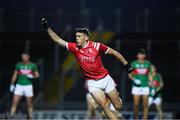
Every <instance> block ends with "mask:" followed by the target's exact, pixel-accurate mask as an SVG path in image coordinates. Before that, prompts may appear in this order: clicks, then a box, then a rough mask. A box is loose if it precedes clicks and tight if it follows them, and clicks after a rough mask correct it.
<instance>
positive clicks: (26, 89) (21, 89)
mask: <svg viewBox="0 0 180 120" xmlns="http://www.w3.org/2000/svg"><path fill="white" fill-rule="evenodd" d="M14 94H15V95H20V96H26V97H32V96H33V87H32V85H19V84H16V88H15V90H14Z"/></svg>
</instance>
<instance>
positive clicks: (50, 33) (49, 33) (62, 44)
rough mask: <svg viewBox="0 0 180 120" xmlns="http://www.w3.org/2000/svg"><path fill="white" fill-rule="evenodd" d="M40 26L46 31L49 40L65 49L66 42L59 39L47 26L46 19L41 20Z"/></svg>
mask: <svg viewBox="0 0 180 120" xmlns="http://www.w3.org/2000/svg"><path fill="white" fill-rule="evenodd" d="M42 26H43V28H44V29H45V30H46V31H47V33H48V35H49V36H50V37H51V39H52V40H53V41H54V42H56V43H57V44H58V45H60V46H62V47H65V46H66V44H67V42H66V41H65V40H63V39H62V38H60V37H59V36H58V35H57V34H56V33H55V32H54V31H53V30H52V29H51V28H50V27H49V25H48V22H47V20H46V18H42Z"/></svg>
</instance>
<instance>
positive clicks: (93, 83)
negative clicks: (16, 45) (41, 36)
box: [42, 18, 133, 119]
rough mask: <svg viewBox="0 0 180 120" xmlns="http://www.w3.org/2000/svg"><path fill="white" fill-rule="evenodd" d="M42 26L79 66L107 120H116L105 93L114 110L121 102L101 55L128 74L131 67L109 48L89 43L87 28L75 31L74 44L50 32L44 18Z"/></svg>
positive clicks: (119, 106)
mask: <svg viewBox="0 0 180 120" xmlns="http://www.w3.org/2000/svg"><path fill="white" fill-rule="evenodd" d="M42 26H43V27H44V29H45V30H46V31H47V33H48V35H49V36H50V37H51V39H52V40H53V41H54V42H56V43H57V44H58V45H60V46H62V47H65V48H66V49H67V50H68V51H70V52H72V53H73V54H74V56H75V58H76V60H77V62H78V64H79V65H80V68H81V71H82V73H83V74H84V76H85V78H86V84H87V87H88V91H89V92H90V93H91V95H92V97H93V98H94V100H95V101H96V103H98V104H99V105H100V106H101V108H102V110H103V111H104V113H105V114H106V116H107V118H109V119H117V117H116V116H115V115H114V114H113V112H111V110H110V109H109V107H108V105H107V100H106V97H105V93H106V94H107V95H108V97H109V99H110V100H111V102H112V104H113V106H114V107H115V109H116V110H120V109H121V107H122V102H121V100H120V99H119V95H118V92H117V90H116V88H115V83H114V81H113V79H112V78H111V76H110V75H109V72H108V70H107V69H105V68H104V66H103V64H102V61H101V54H110V55H113V56H114V57H115V58H117V59H118V60H119V61H121V62H122V63H123V65H124V66H125V68H126V69H127V71H128V72H129V73H130V72H131V71H132V70H133V67H132V66H131V65H130V64H128V62H127V61H126V60H125V59H124V57H123V56H122V55H121V54H120V53H119V52H117V51H116V50H114V49H112V48H109V47H107V46H106V45H104V44H102V43H97V42H93V41H90V40H89V36H90V33H89V30H88V29H87V28H78V29H76V31H75V34H76V42H66V41H65V40H63V39H61V38H60V37H59V36H58V35H57V34H56V33H55V32H53V31H52V29H51V28H50V27H49V26H48V22H47V20H46V19H45V18H43V19H42Z"/></svg>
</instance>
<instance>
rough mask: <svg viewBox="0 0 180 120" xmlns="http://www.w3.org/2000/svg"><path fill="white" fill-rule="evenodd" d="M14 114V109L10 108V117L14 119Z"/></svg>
mask: <svg viewBox="0 0 180 120" xmlns="http://www.w3.org/2000/svg"><path fill="white" fill-rule="evenodd" d="M15 112H16V107H11V111H10V117H14V115H15Z"/></svg>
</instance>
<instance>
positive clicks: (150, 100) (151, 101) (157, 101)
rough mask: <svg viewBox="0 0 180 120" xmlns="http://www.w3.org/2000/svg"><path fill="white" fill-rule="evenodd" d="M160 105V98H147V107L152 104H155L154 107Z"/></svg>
mask: <svg viewBox="0 0 180 120" xmlns="http://www.w3.org/2000/svg"><path fill="white" fill-rule="evenodd" d="M161 103H162V99H161V98H160V97H157V98H153V97H149V98H148V105H149V106H150V105H152V104H155V105H160V104H161Z"/></svg>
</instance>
